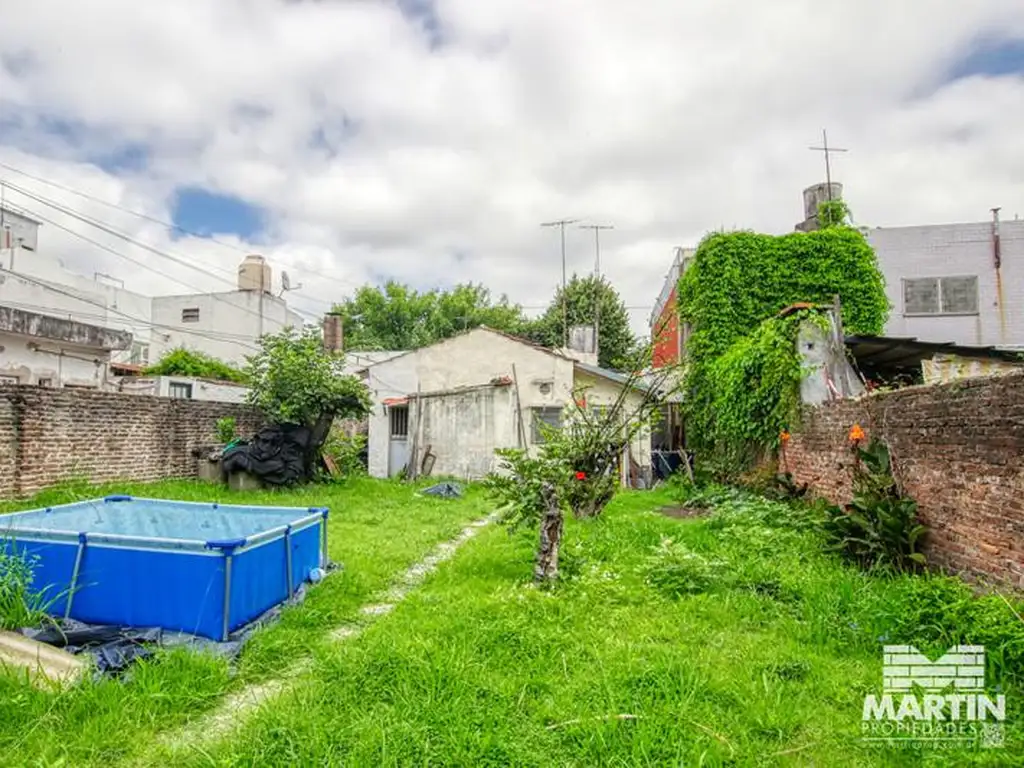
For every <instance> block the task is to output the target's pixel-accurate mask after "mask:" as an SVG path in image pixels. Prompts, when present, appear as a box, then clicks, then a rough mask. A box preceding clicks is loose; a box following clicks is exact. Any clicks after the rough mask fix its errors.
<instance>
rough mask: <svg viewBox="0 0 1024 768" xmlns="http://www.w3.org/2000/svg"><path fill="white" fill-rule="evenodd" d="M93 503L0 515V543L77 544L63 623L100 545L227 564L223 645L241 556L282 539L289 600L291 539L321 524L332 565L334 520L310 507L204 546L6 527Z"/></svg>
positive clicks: (121, 498)
mask: <svg viewBox="0 0 1024 768" xmlns="http://www.w3.org/2000/svg"><path fill="white" fill-rule="evenodd" d="M89 501H90V500H85V501H78V502H72V503H69V504H60V505H57V506H52V507H44V508H40V509H30V510H25V511H23V512H12V513H10V514H6V515H0V543H2V542H3V541H4V540H5V539H7V540H12V541H15V542H16V541H34V542H40V543H52V544H75V543H77V551H76V553H75V564H74V569H73V570H72V573H71V582H70V586H69V587H68V593H67V602H66V603H65V606H64V618H65V619H67V618H69V617H70V616H71V610H72V606H73V604H74V597H75V592H76V591H77V590H78V577H79V574H80V571H81V567H82V560H83V558H84V556H85V551H86V548H87V546H88V545H89V544H95V545H101V546H105V547H107V548H115V549H132V550H135V551H151V550H158V551H159V550H163V551H173V552H187V553H190V554H193V555H207V556H217V555H219V556H221V557H223V559H224V602H223V614H224V615H223V623H222V626H221V637H220V639H221V641H222V642H224V641H227V639H228V637H229V635H230V626H229V625H230V615H231V614H230V605H231V587H232V584H231V577H232V565H233V563H234V560H235V558H236V557H237V556H239V555H242V554H244V553H245V552H248V551H250V550H252V549H255V548H256V547H258V546H260V545H261V544H266V543H268V542H270V541H274V540H276V539H278V538H283V539H284V543H285V571H286V578H285V580H286V582H287V593H288V598H291V597H293V596H294V594H295V584H294V577H293V571H292V536H293V535H294V534H296V533H299V532H300V531H304V530H306V529H307V528H310V527H311V526H313V525H316V524H317V523H319V524H320V565H321V567H326V566H327V563H328V557H327V517H328V515H329V514H330V509H328V508H327V507H308V512H309V513H308V514H307V515H305V516H303V517H300V518H297V519H295V520H293V521H292V522H291V523H287V524H285V525H279V526H277V527H275V528H269V529H267V530H265V531H260V532H259V533H256V534H253V535H252V536H246V537H241V538H234V539H212V540H209V541H203V540H202V539H178V538H171V537H153V536H127V535H123V534H117V533H89V532H88V531H77V532H76V531H67V530H59V529H51V528H20V527H19V528H10V527H9V526H4V523H5V522H6V521H9V520H12V519H15V518H18V517H24V516H29V515H36V516H38V515H39V513H40V512H42V513H44V514H45V513H51V512H57V511H59V510H61V509H65V508H68V507H80V506H81V505H82V504H86V503H89ZM92 501H93V503H99V502H100V501H102V502H103V503H104V504H114V503H118V502H125V501H138V502H152V503H155V504H168V503H173V504H175V505H176V506H193V507H202V508H205V509H214V510H216V509H227V510H230V511H231V512H232V514H239V515H244V514H247V513H248V514H253V513H255V514H266V513H268V512H269V513H275V512H277V513H280V512H285V511H289V512H296V511H300V510H301V509H302V508H301V507H258V506H256V507H251V506H243V505H237V504H220V503H219V502H194V501H178V500H177V499H150V498H143V497H137V496H126V495H110V496H105V497H103V498H102V499H100V500H92Z"/></svg>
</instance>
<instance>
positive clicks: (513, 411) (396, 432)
mask: <svg viewBox="0 0 1024 768" xmlns="http://www.w3.org/2000/svg"><path fill="white" fill-rule="evenodd" d="M366 380H367V385H368V387H369V388H370V391H371V394H372V397H373V402H374V405H373V410H372V411H371V414H370V417H369V442H368V454H369V470H370V474H371V475H373V476H375V477H387V476H393V475H396V474H398V473H399V472H401V471H402V469H403V468H405V467H406V466H407V465H408V464H409V461H410V456H411V455H413V454H414V453H415V455H416V465H417V466H419V465H420V462H421V460H422V458H423V456H424V455H425V453H426V451H427V449H428V447H429V449H430V453H431V454H432V455H433V456H435V457H436V461H435V464H434V467H433V473H434V474H452V475H456V476H459V477H465V478H471V479H475V478H480V477H482V476H484V475H486V474H487V473H488V472H490V471H492V470H494V469H496V468H497V460H496V458H495V455H494V451H495V450H496V449H498V448H515V447H524V448H527V449H528V450H530V451H531V452H532V451H536V450H537V449H538V447H539V445H540V444H541V443H542V440H543V435H542V432H541V430H540V428H539V427H537V426H536V425H537V424H538V423H539V422H547V423H561V420H562V418H563V416H564V415H565V414H567V412H568V409H569V408H570V407H571V405H572V401H573V396H574V392H577V391H578V390H579V389H580V388H584V389H586V390H587V403H588V405H595V406H600V405H611V404H612V403H614V402H615V400H616V399H617V397H618V395H619V393H620V392H621V391H622V388H623V385H624V382H625V381H626V379H625V377H622V376H621V375H619V374H616V373H614V372H612V371H606V370H605V369H602V368H598V367H596V366H591V365H586V364H582V363H579V362H577V361H575V360H573V359H572V358H570V357H568V356H567V355H566V354H562V353H559V352H556V351H553V350H550V349H546V348H544V347H540V346H537V345H534V344H531V343H529V342H526V341H524V340H522V339H518V338H515V337H513V336H509V335H508V334H505V333H501V332H499V331H494V330H492V329H489V328H477V329H474V330H472V331H469V332H467V333H464V334H461V335H459V336H455V337H453V338H450V339H446V340H444V341H441V342H439V343H437V344H434V345H432V346H429V347H424V348H422V349H418V350H415V351H411V352H407V353H405V354H403V355H399V356H397V357H393V358H391V359H390V360H386V361H383V362H380V363H377V364H375V365H372V366H370V367H368V368H367V369H366ZM642 397H643V396H642V394H640V393H639V392H631V393H629V394H628V395H627V399H628V401H629V404H627V410H628V408H629V405H630V404H632V405H635V404H638V402H639V401H640V400H641V399H642ZM520 408H521V413H522V427H520V420H519V418H520ZM630 453H631V455H632V456H633V459H634V461H636V462H637V463H638V464H639V465H640V466H641V468H643V469H647V468H649V467H650V436H649V434H647V433H646V432H645V433H644V434H642V435H638V436H637V438H636V441H635V443H634V445H633V446H632V448H631V451H630Z"/></svg>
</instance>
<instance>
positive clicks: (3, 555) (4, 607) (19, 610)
mask: <svg viewBox="0 0 1024 768" xmlns="http://www.w3.org/2000/svg"><path fill="white" fill-rule="evenodd" d="M34 560H35V558H32V557H30V556H28V555H27V554H25V553H24V552H20V551H18V550H17V549H16V547H15V546H13V545H12V546H11V547H10V549H8V548H6V546H5V542H3V540H0V629H17V628H19V627H31V626H35V625H37V624H40V623H41V622H42V621H43V620H44V619H45V618H46V609H47V607H48V604H47V601H46V598H45V597H43V596H42V595H41V594H40V593H38V592H34V591H33V590H32V570H33V566H34Z"/></svg>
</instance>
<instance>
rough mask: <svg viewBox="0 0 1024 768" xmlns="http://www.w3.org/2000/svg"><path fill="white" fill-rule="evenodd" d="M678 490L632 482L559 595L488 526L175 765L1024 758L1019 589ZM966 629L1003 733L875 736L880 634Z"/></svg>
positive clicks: (589, 528) (568, 565)
mask: <svg viewBox="0 0 1024 768" xmlns="http://www.w3.org/2000/svg"><path fill="white" fill-rule="evenodd" d="M667 500H668V497H667V495H666V494H665V493H664V492H653V493H646V494H644V493H632V494H625V495H622V496H620V497H619V498H617V499H616V500H615V501H614V502H613V504H612V505H611V506H610V507H609V508H608V509H607V511H606V512H605V514H604V516H603V517H602V518H601V519H599V520H596V521H588V522H582V523H577V522H573V521H570V522H569V523H568V525H567V530H566V537H565V545H564V550H563V556H562V562H563V568H564V577H565V578H564V580H563V583H562V584H561V585H560V586H559V587H558V588H557V589H555V590H551V591H548V590H539V589H536V588H534V587H533V586H532V585H531V584H530V583H529V577H530V574H531V564H532V554H533V547H534V535H533V534H532V533H528V532H522V533H518V534H514V535H512V536H509V534H508V533H507V532H505V531H504V530H502V529H500V528H491V529H488V530H486V531H485V532H484V533H483V534H482V535H481V536H480V537H479V538H477V539H475V540H473V541H471V542H469V543H468V544H467V545H466V547H465V548H464V549H463V550H461V551H460V553H459V554H458V555H457V556H456V558H455V559H454V560H453V561H451V562H450V563H447V564H446V565H444V566H443V567H442V569H441V570H440V571H439V572H438V573H437V574H435V575H434V576H433V577H432V578H431V579H430V580H429V581H428V582H427V584H426V585H425V586H424V587H423V588H421V589H420V590H418V591H416V592H414V593H413V594H411V595H410V596H409V597H408V598H407V599H406V601H404V602H403V603H402V604H400V605H399V606H398V608H397V609H396V610H395V611H394V613H392V614H391V615H390V616H388V617H386V618H385V619H383V620H381V621H379V622H377V623H375V624H374V625H372V626H371V627H370V628H369V629H368V630H367V631H366V632H365V633H363V634H362V635H360V636H359V637H357V638H353V639H352V640H351V641H350V642H349V643H346V644H345V645H342V646H336V647H333V648H330V649H324V650H323V651H322V652H321V653H319V654H318V656H317V661H316V664H315V667H314V668H313V670H312V671H311V672H310V673H309V675H308V676H307V678H306V679H305V680H304V681H303V684H302V685H300V686H298V687H296V688H295V689H294V690H292V691H291V692H289V693H288V694H287V695H285V696H284V697H282V699H280V700H279V701H277V702H275V704H274V706H272V707H268V708H266V709H264V710H261V711H260V712H259V713H257V714H256V715H255V716H254V717H252V718H251V719H250V720H249V721H248V722H247V725H246V726H245V727H244V729H243V730H242V731H241V732H240V734H238V735H237V736H235V737H233V738H231V739H230V740H227V741H226V742H225V743H222V744H219V745H215V746H213V747H212V748H207V747H204V748H203V751H199V750H195V751H193V752H192V753H191V754H190V755H186V756H185V758H184V760H179V761H177V763H176V764H181V763H184V764H185V765H195V766H202V765H220V766H269V765H281V766H285V765H287V766H299V765H301V766H306V765H310V766H312V765H357V766H363V765H366V766H378V765H402V766H405V765H417V766H426V765H438V766H440V765H446V766H448V765H459V766H507V765H529V766H593V765H614V766H633V765H644V766H646V765H650V766H661V765H685V766H699V765H813V766H847V765H850V766H859V765H865V766H873V765H949V766H954V765H990V766H1008V765H1024V757H1022V754H1024V748H1022V744H1024V741H1022V740H1024V729H1022V725H1024V719H1022V718H1024V711H1022V704H1024V690H1022V689H1021V686H1020V676H1021V675H1022V674H1024V663H1022V660H1024V625H1022V624H1020V623H1019V622H1018V621H1017V619H1016V618H1014V617H1013V615H1012V613H1011V612H1010V611H1009V609H1008V608H1007V607H1006V605H1005V604H1004V603H1003V602H1002V600H1001V599H999V598H998V597H989V598H985V599H982V600H977V599H975V598H974V597H973V596H972V594H971V593H970V592H969V591H968V590H967V589H966V588H965V587H964V586H963V585H962V584H961V583H960V582H958V581H956V580H953V579H947V578H933V577H900V578H895V579H889V578H883V577H881V576H870V575H865V574H863V573H861V572H859V571H857V570H855V569H853V568H850V567H847V566H846V565H844V564H842V563H841V562H840V561H838V560H836V559H834V558H832V557H830V556H826V555H824V554H822V551H821V545H820V541H819V539H818V538H817V537H816V534H813V533H811V532H809V531H807V530H806V529H803V528H801V526H802V525H803V524H804V521H803V518H802V517H801V515H800V514H799V513H795V512H792V511H791V510H790V508H788V507H786V506H784V505H780V504H774V503H768V502H763V501H751V500H744V501H740V502H737V501H728V502H726V503H725V504H723V505H722V506H721V507H720V508H719V509H718V511H717V512H716V513H715V515H714V516H712V517H711V518H709V519H701V520H678V519H669V518H666V517H664V516H661V515H659V514H656V513H655V512H653V511H652V510H653V508H654V507H656V506H659V505H660V504H663V503H665V502H666V501H667ZM666 539H671V541H667V540H666ZM961 641H962V642H967V643H982V644H985V645H986V646H987V648H988V652H989V658H990V662H991V663H990V666H991V669H990V683H992V684H993V685H998V686H1001V688H1002V691H1003V692H1004V693H1006V695H1007V698H1008V722H1007V724H1006V732H1005V739H1006V747H1005V748H1003V749H998V750H985V751H978V752H967V751H961V752H957V753H950V752H948V751H939V750H924V751H899V750H896V749H893V748H888V747H883V748H878V747H869V746H867V745H865V744H863V743H861V742H860V741H859V737H860V735H861V734H860V727H861V711H862V706H863V701H864V697H865V694H867V693H875V694H880V693H881V686H882V670H881V666H882V653H881V646H882V644H883V643H884V642H889V643H901V642H903V643H915V644H917V645H918V646H919V647H920V648H921V649H922V650H925V651H926V652H929V653H935V652H937V651H944V650H945V649H946V648H947V647H948V646H949V645H951V644H953V643H955V642H961ZM626 716H629V717H626Z"/></svg>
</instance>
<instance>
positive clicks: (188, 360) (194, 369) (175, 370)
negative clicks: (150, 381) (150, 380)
mask: <svg viewBox="0 0 1024 768" xmlns="http://www.w3.org/2000/svg"><path fill="white" fill-rule="evenodd" d="M143 373H144V374H145V375H147V376H193V377H195V378H198V379H216V380H217V381H233V382H236V383H239V384H241V383H244V382H245V374H244V373H243V372H242V371H240V370H238V369H237V368H235V367H234V366H232V365H229V364H228V363H225V362H223V361H222V360H218V359H217V358H215V357H211V356H210V355H207V354H206V353H204V352H196V351H194V350H191V349H185V348H184V347H178V348H177V349H172V350H171V351H170V352H168V353H167V354H166V355H164V356H163V357H162V358H160V361H159V362H157V363H155V364H153V365H151V366H149V367H148V368H146V370H145V371H143Z"/></svg>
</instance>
